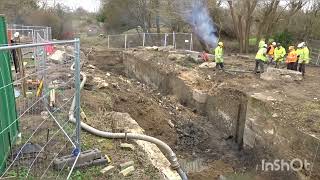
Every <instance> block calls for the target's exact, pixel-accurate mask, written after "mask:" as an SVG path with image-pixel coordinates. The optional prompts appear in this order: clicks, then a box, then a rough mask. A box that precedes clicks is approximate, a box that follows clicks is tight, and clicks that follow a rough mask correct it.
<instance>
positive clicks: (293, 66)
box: [287, 62, 297, 71]
mask: <svg viewBox="0 0 320 180" xmlns="http://www.w3.org/2000/svg"><path fill="white" fill-rule="evenodd" d="M295 64H296V63H294V62H291V63H288V64H287V69H289V70H294V71H296V70H297V69H295Z"/></svg>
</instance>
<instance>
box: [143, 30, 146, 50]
mask: <svg viewBox="0 0 320 180" xmlns="http://www.w3.org/2000/svg"><path fill="white" fill-rule="evenodd" d="M145 43H146V33H143V37H142V47H144V45H145Z"/></svg>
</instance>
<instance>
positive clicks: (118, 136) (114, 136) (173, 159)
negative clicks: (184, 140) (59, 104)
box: [69, 64, 188, 180]
mask: <svg viewBox="0 0 320 180" xmlns="http://www.w3.org/2000/svg"><path fill="white" fill-rule="evenodd" d="M74 65H75V64H73V65H72V66H71V70H72V71H74ZM80 74H81V76H82V81H81V84H80V89H82V88H83V87H84V85H85V83H86V81H87V76H86V74H85V73H83V72H80ZM75 104H76V99H75V97H74V98H73V101H72V104H71V107H70V111H69V121H71V122H73V123H76V119H75V117H74V111H75ZM81 128H82V129H84V130H86V131H87V132H89V133H91V134H93V135H96V136H100V137H104V138H108V139H136V140H143V141H147V142H150V143H153V144H156V145H157V146H158V147H159V148H160V149H162V150H163V151H165V152H166V154H167V156H168V157H169V161H170V163H171V167H172V169H174V170H176V171H177V173H178V174H179V175H180V177H181V179H182V180H188V177H187V175H186V173H185V172H184V171H183V170H182V168H181V166H180V164H179V162H178V158H177V156H176V154H175V153H174V152H173V151H172V149H171V148H170V147H169V146H168V145H167V144H166V143H164V142H163V141H161V140H159V139H157V138H154V137H151V136H147V135H144V134H135V133H111V132H105V131H100V130H98V129H95V128H93V127H91V126H89V125H87V124H86V123H84V122H81Z"/></svg>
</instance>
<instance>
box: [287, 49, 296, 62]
mask: <svg viewBox="0 0 320 180" xmlns="http://www.w3.org/2000/svg"><path fill="white" fill-rule="evenodd" d="M297 60H298V54H297V52H296V50H293V51H291V52H289V54H288V56H287V61H286V63H295V62H297Z"/></svg>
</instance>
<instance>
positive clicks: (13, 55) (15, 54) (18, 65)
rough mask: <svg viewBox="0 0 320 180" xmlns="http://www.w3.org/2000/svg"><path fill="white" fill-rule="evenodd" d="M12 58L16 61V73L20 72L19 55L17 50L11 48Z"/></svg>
mask: <svg viewBox="0 0 320 180" xmlns="http://www.w3.org/2000/svg"><path fill="white" fill-rule="evenodd" d="M11 55H12V60H13V63H14V69H15V70H16V73H18V72H20V64H19V61H18V57H17V51H16V50H15V49H13V50H11Z"/></svg>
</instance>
